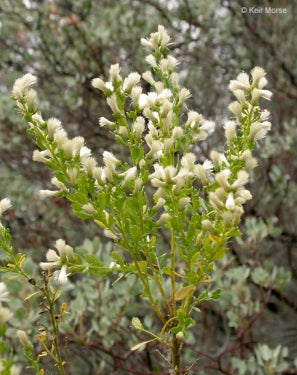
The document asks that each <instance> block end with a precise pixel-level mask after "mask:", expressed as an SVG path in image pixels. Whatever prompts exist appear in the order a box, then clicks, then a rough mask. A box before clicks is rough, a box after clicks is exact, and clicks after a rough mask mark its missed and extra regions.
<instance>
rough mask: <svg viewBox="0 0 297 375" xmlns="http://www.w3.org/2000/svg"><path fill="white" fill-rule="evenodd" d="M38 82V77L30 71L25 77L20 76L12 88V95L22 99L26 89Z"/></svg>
mask: <svg viewBox="0 0 297 375" xmlns="http://www.w3.org/2000/svg"><path fill="white" fill-rule="evenodd" d="M36 82H37V77H35V76H34V75H33V74H31V73H28V74H25V75H24V76H23V77H21V78H18V79H17V80H16V81H15V83H14V85H13V89H12V95H13V96H14V97H15V98H16V99H17V100H20V99H22V97H23V95H24V92H25V90H26V89H27V88H28V87H29V86H31V85H34V84H35V83H36Z"/></svg>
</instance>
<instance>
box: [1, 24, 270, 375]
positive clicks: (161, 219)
mask: <svg viewBox="0 0 297 375" xmlns="http://www.w3.org/2000/svg"><path fill="white" fill-rule="evenodd" d="M169 41H170V38H169V36H168V34H167V33H166V31H165V29H164V28H163V27H162V26H159V28H158V31H157V32H156V33H153V34H151V36H150V38H149V39H141V43H142V45H143V46H144V47H145V48H147V49H148V50H149V51H150V54H149V55H148V56H147V57H146V61H147V63H148V64H149V66H150V70H148V71H146V72H144V73H143V74H142V77H141V75H140V74H138V73H136V72H132V73H130V74H129V75H128V76H127V77H125V78H123V77H122V76H121V73H120V67H119V65H118V64H115V65H112V66H111V67H110V71H109V81H108V82H104V81H103V80H102V79H101V78H95V79H94V80H93V81H92V85H93V87H94V88H95V89H98V90H100V91H101V92H102V93H103V94H104V95H105V96H106V101H107V103H108V105H109V107H110V109H111V112H112V117H111V118H110V119H107V118H104V117H101V118H100V119H99V124H100V126H104V127H106V128H109V129H110V131H111V132H112V133H113V134H114V136H115V140H116V142H117V143H118V144H119V145H120V146H122V147H125V148H126V149H127V151H128V157H127V158H125V159H121V158H120V157H119V156H118V155H114V154H113V153H111V152H108V151H104V152H103V164H101V165H100V164H98V162H97V160H96V159H95V158H94V157H93V156H92V154H91V150H90V149H89V148H88V147H86V146H85V140H84V139H83V137H74V138H72V139H70V138H69V137H68V135H67V133H66V131H65V130H64V129H63V127H62V124H61V122H60V121H59V120H58V119H56V118H50V119H47V120H45V119H43V117H42V115H41V113H40V112H39V110H38V108H37V104H36V97H37V94H36V92H35V90H33V89H32V88H31V86H32V85H33V84H35V83H36V82H37V79H36V77H35V76H33V75H32V74H30V73H29V74H26V75H25V76H23V77H22V78H19V79H17V80H16V82H15V84H14V87H13V99H14V100H15V101H16V104H17V108H18V110H19V111H20V112H21V113H22V115H23V117H24V119H25V120H26V121H27V123H28V125H29V127H28V132H29V134H31V135H32V137H33V138H34V139H35V142H36V145H37V146H38V149H36V150H35V151H34V153H33V160H35V161H38V162H41V163H44V164H45V165H46V167H47V168H49V169H50V170H51V171H52V173H53V175H54V177H53V178H52V180H51V182H52V184H53V185H54V187H55V188H54V190H41V192H40V193H41V194H42V195H43V196H56V197H60V198H62V197H63V198H66V199H67V200H69V201H70V202H71V205H72V209H73V212H74V213H75V215H76V216H77V217H79V218H81V219H91V220H94V221H95V223H96V224H98V226H99V227H100V228H101V229H102V230H103V232H104V234H105V236H107V237H108V238H110V239H112V240H113V241H114V244H115V247H116V251H114V252H113V254H112V255H113V262H111V263H110V264H103V263H102V262H101V261H100V260H99V259H98V258H96V257H95V256H94V255H92V254H78V253H75V252H74V250H73V249H72V247H71V246H69V245H68V244H66V243H65V241H64V240H62V239H59V240H57V241H56V244H55V248H56V250H57V251H56V250H53V249H50V250H48V252H47V253H46V260H47V261H46V262H42V263H40V267H41V269H42V270H44V271H47V272H44V277H43V278H44V279H43V282H44V285H43V286H41V285H38V284H37V283H36V281H35V280H34V279H32V278H30V276H29V275H27V274H26V273H25V272H24V271H23V268H22V263H23V261H24V259H25V255H24V254H17V255H14V252H13V249H12V247H11V244H10V241H11V238H10V234H9V231H8V229H5V228H4V227H3V226H1V248H2V250H3V251H4V252H5V253H6V256H7V262H8V263H7V264H6V266H5V267H3V268H2V270H3V271H9V272H12V273H15V274H18V275H21V276H23V277H25V278H26V279H27V280H28V281H29V282H30V283H31V284H32V285H33V287H35V289H36V293H39V294H40V293H41V294H43V298H44V300H45V301H46V310H47V311H48V313H49V315H50V318H51V319H50V321H51V325H52V331H51V334H49V332H42V333H39V336H38V341H39V343H40V345H41V346H42V347H43V350H44V352H43V353H44V355H48V356H50V357H51V358H52V359H53V360H54V361H55V362H56V364H57V367H58V369H59V372H60V374H64V373H66V372H65V368H64V365H65V362H64V361H63V359H62V357H61V352H60V349H59V346H60V342H59V338H58V331H59V323H60V322H61V320H62V317H63V315H64V314H65V313H66V305H65V304H62V305H61V307H60V309H59V315H58V318H57V319H56V317H57V315H55V314H56V313H55V308H56V307H55V302H56V301H57V299H58V298H59V296H60V287H61V286H62V285H63V284H65V283H66V282H67V279H68V277H70V276H71V275H74V274H76V273H85V272H88V271H89V272H91V273H92V274H95V275H106V274H109V273H117V274H119V275H120V276H123V275H129V274H134V275H135V276H136V278H137V280H138V282H139V284H141V285H142V294H141V297H142V298H143V299H145V300H146V301H148V304H149V305H150V307H151V309H152V310H153V312H154V314H155V316H156V317H157V318H158V320H159V323H160V325H161V328H160V330H159V331H158V332H155V331H154V332H152V331H151V330H149V329H147V328H146V327H145V326H144V323H143V322H141V320H140V319H139V318H138V317H134V318H133V319H132V325H133V326H134V328H135V329H136V330H138V331H140V332H143V333H146V334H147V335H148V337H149V339H148V340H146V341H144V342H140V343H136V345H135V346H134V347H133V348H132V350H134V351H135V350H137V349H139V348H141V347H143V346H144V345H146V344H147V343H149V342H152V341H157V342H159V343H160V344H161V345H163V346H164V347H165V348H167V349H168V351H169V353H171V355H170V356H169V357H168V359H167V358H165V357H164V356H163V355H162V357H163V358H164V360H165V361H166V362H167V363H168V366H169V367H170V371H171V373H172V374H176V375H179V374H181V373H188V372H189V369H190V367H187V368H185V367H184V365H183V364H182V361H181V357H182V355H181V353H182V347H183V343H184V342H185V341H186V340H187V338H188V335H189V328H190V327H191V326H192V325H193V324H195V314H196V313H197V312H199V309H198V306H199V304H200V303H201V302H202V301H205V300H211V299H217V298H219V297H220V289H217V290H210V289H209V288H207V289H205V288H204V289H203V290H201V287H202V285H204V284H208V283H211V281H212V279H211V277H212V272H213V267H214V262H216V261H217V260H219V259H220V258H222V257H223V256H224V255H225V253H226V251H227V249H228V248H227V241H228V240H229V239H230V238H232V237H235V236H240V231H239V229H238V226H239V223H240V219H241V216H242V214H243V212H244V210H243V205H244V204H245V203H246V201H248V200H250V199H251V198H252V196H251V193H250V192H249V190H248V189H247V188H246V185H247V184H248V182H249V171H250V170H252V169H253V168H255V167H256V165H257V160H256V159H255V158H254V157H253V155H252V150H253V148H254V146H255V144H256V142H257V141H258V140H260V139H261V138H263V137H265V135H266V134H267V132H268V131H269V129H270V126H271V124H270V122H269V121H268V118H269V112H268V111H267V110H261V108H260V105H259V100H260V99H261V98H264V99H268V100H269V99H270V98H271V95H272V94H271V92H270V91H268V90H265V89H264V87H265V86H266V84H267V80H266V78H265V72H264V70H263V69H262V68H260V67H255V68H254V69H253V70H252V71H251V77H249V75H248V74H246V73H240V74H239V75H238V76H237V78H236V79H235V80H232V81H231V83H230V85H229V88H230V90H231V91H232V93H233V94H234V96H235V97H236V101H234V102H232V103H231V104H230V105H229V110H230V111H231V113H232V118H231V119H230V120H228V121H226V123H225V125H224V129H225V136H226V145H225V149H224V152H217V151H214V150H213V151H212V152H211V154H210V159H206V160H201V158H199V157H197V154H199V150H200V148H199V142H201V141H203V140H205V139H206V138H207V137H208V136H209V134H211V133H212V132H213V131H214V124H213V123H211V122H209V121H206V120H205V119H204V118H203V117H202V116H201V115H200V114H199V113H197V112H195V111H193V110H188V108H187V106H186V104H185V103H186V101H187V99H188V98H189V97H190V95H191V94H190V92H189V90H187V89H186V88H183V87H181V86H180V84H179V75H178V73H177V72H176V67H177V65H178V62H177V60H176V59H175V58H174V57H173V56H172V55H171V54H170V52H169V50H168V45H169V44H170V43H169ZM141 78H142V79H143V80H144V81H146V82H147V83H148V84H149V85H150V88H151V89H150V91H149V92H144V91H143V88H142V87H141V85H140V81H141ZM9 206H10V201H9V200H8V199H6V198H5V199H3V200H2V201H1V203H0V214H1V215H2V213H3V212H4V211H5V210H6V209H8V208H9ZM1 215H0V216H1ZM160 231H162V233H165V237H166V238H165V241H164V240H162V238H161V236H160V233H161V232H160ZM52 276H53V278H54V279H56V281H57V284H53V283H52V282H51V277H52ZM4 323H5V320H4V321H3V322H2V325H3V324H4ZM18 336H19V338H20V341H21V342H22V344H23V346H24V348H25V352H26V353H27V354H26V355H27V357H26V358H27V359H28V360H29V361H30V362H31V365H32V368H33V369H34V370H35V372H36V373H38V374H41V373H42V371H43V370H42V369H39V358H35V357H34V353H33V346H32V344H31V343H30V342H29V341H26V340H27V339H26V338H25V334H24V333H23V332H20V333H19V334H18ZM236 366H237V364H236Z"/></svg>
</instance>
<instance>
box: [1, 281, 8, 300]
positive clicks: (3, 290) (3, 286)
mask: <svg viewBox="0 0 297 375" xmlns="http://www.w3.org/2000/svg"><path fill="white" fill-rule="evenodd" d="M8 295H9V292H8V290H7V287H6V284H5V283H3V282H0V303H1V302H7V301H8Z"/></svg>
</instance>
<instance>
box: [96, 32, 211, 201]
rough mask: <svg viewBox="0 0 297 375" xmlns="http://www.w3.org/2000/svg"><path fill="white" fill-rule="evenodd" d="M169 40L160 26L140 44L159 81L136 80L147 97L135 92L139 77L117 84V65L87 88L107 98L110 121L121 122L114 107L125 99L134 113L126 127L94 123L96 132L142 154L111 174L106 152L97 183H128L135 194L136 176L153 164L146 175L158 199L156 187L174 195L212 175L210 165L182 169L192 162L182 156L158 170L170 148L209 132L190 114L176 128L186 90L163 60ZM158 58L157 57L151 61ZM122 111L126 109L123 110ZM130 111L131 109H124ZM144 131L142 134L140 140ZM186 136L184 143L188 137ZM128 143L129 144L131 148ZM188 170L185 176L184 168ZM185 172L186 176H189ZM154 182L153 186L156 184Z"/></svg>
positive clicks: (148, 75)
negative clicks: (100, 129) (105, 130)
mask: <svg viewBox="0 0 297 375" xmlns="http://www.w3.org/2000/svg"><path fill="white" fill-rule="evenodd" d="M169 40H170V37H169V35H168V34H167V32H166V30H165V29H164V27H163V26H159V27H158V31H157V32H156V33H153V34H151V36H150V38H149V39H141V43H142V45H144V46H145V47H148V48H150V50H151V54H149V55H148V56H147V57H146V61H147V62H148V64H149V65H150V66H151V67H152V68H153V70H154V71H155V72H156V71H157V72H159V74H157V76H159V78H160V77H161V79H156V78H155V77H154V76H153V73H152V72H151V71H146V72H145V73H143V75H142V78H143V79H144V80H145V81H147V82H148V83H149V84H150V86H151V87H152V88H153V91H150V92H148V93H143V91H142V88H141V87H140V86H139V82H140V75H139V74H138V73H135V72H133V73H130V74H129V75H128V77H127V78H125V79H124V80H123V78H122V77H121V75H120V67H119V65H118V64H115V65H112V66H111V68H110V71H109V80H108V81H107V82H104V81H103V80H102V79H101V78H95V79H94V80H93V81H92V85H93V86H94V87H95V88H97V89H99V90H101V91H102V92H103V93H104V94H105V95H106V96H107V102H108V104H109V106H110V108H111V110H112V112H113V115H114V117H115V118H117V117H118V116H120V117H119V118H121V119H122V118H124V117H126V113H125V112H124V110H123V109H121V108H124V107H125V106H124V105H123V103H121V102H120V100H119V97H122V98H123V97H125V98H130V100H131V104H132V107H133V108H134V110H135V112H136V113H137V115H136V116H134V118H133V120H132V121H131V124H128V123H127V124H126V126H123V123H121V125H120V126H118V125H117V123H116V122H113V121H110V120H108V119H106V118H105V117H101V118H100V119H99V124H100V126H108V127H110V128H111V129H112V130H113V131H114V132H115V133H116V134H119V135H120V136H121V137H122V139H124V140H127V139H128V140H129V141H130V142H131V140H132V141H133V142H134V144H135V145H136V146H139V145H142V144H143V142H145V143H146V145H145V147H143V146H141V147H142V148H143V150H144V151H145V152H146V153H145V155H144V158H143V159H141V160H139V161H138V166H135V165H134V166H133V167H131V168H129V169H128V170H126V171H124V172H117V171H116V166H119V165H120V162H119V161H118V160H117V159H116V158H115V157H114V156H113V155H112V154H111V153H107V152H106V151H105V152H104V154H103V160H104V162H105V167H104V168H101V170H100V171H99V170H98V171H97V180H102V181H105V180H108V181H110V182H112V181H116V180H119V179H122V185H123V186H127V184H128V183H129V182H130V181H134V191H138V190H139V188H140V187H141V186H142V184H143V181H142V179H141V177H140V176H139V170H140V169H141V168H142V167H143V166H144V165H147V166H148V167H149V166H150V165H152V164H153V163H154V162H155V164H154V168H155V173H154V174H151V175H150V179H151V181H152V185H153V186H154V187H158V188H159V190H158V193H157V195H158V194H159V196H162V194H163V195H164V192H163V191H162V189H161V187H162V186H161V185H163V186H164V184H166V183H169V181H171V180H172V182H173V183H174V189H175V190H176V192H178V191H179V190H180V188H181V186H182V185H183V184H184V183H185V181H186V180H188V179H189V178H190V177H195V176H196V177H197V176H198V177H199V178H200V179H201V180H202V181H203V183H206V181H207V177H206V176H207V172H209V171H210V170H211V169H212V165H211V162H210V161H206V162H205V163H204V164H203V165H199V164H197V165H195V167H194V162H195V160H193V161H192V164H193V165H192V166H186V164H189V163H190V161H189V160H190V159H191V160H192V159H193V157H194V159H195V156H194V155H193V154H191V153H188V154H187V155H185V156H184V157H183V159H182V161H181V163H179V165H177V166H173V165H171V166H164V165H163V160H164V158H166V157H167V156H169V157H170V155H171V154H172V153H173V152H174V147H175V144H176V142H177V141H178V140H179V139H180V138H182V137H184V138H185V139H186V142H187V144H189V145H190V144H194V143H196V142H197V141H199V140H204V139H205V138H206V137H207V135H208V133H210V132H211V131H212V130H213V127H214V124H213V123H211V122H208V121H204V120H203V118H202V116H201V115H200V114H198V113H197V112H195V111H188V114H187V119H186V122H185V123H184V124H183V125H180V124H179V118H178V116H177V112H178V110H179V109H180V108H181V107H182V106H183V105H184V103H185V101H186V100H187V99H188V98H189V97H190V92H189V90H187V89H186V88H180V87H179V84H178V73H176V72H175V67H176V66H177V60H176V59H175V58H174V57H173V56H171V55H168V54H167V45H168V43H169ZM158 54H159V55H160V56H161V58H160V56H159V57H157V55H158ZM164 77H165V78H166V80H167V81H168V82H169V87H165V85H164V79H163V78H164ZM126 107H127V106H126ZM130 107H131V106H130ZM145 129H146V130H147V133H146V134H145V135H143V133H144V132H145ZM189 134H191V135H190V137H189ZM133 142H132V143H133ZM188 167H189V168H192V169H193V171H192V170H191V171H189V170H188V169H187V168H188ZM189 172H190V173H189ZM157 180H158V181H159V182H157Z"/></svg>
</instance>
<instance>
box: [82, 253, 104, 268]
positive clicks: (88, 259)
mask: <svg viewBox="0 0 297 375" xmlns="http://www.w3.org/2000/svg"><path fill="white" fill-rule="evenodd" d="M84 258H85V260H86V262H87V263H88V264H89V265H91V266H94V267H103V264H102V263H101V262H100V261H99V260H98V258H97V257H96V256H95V255H93V254H84Z"/></svg>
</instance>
